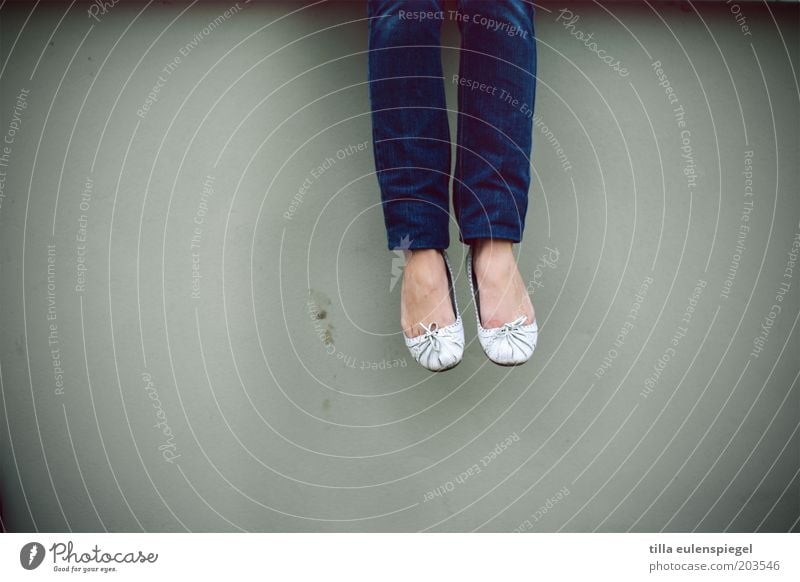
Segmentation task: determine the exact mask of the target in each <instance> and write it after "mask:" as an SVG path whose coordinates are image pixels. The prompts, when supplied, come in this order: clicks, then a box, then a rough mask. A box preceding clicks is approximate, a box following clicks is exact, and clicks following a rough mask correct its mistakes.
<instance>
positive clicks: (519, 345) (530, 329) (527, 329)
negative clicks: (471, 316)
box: [467, 247, 539, 366]
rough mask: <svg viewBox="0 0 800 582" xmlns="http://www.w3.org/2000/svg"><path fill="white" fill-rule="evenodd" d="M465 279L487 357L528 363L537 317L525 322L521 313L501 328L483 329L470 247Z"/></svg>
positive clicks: (504, 363) (501, 362)
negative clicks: (470, 292) (530, 321)
mask: <svg viewBox="0 0 800 582" xmlns="http://www.w3.org/2000/svg"><path fill="white" fill-rule="evenodd" d="M467 278H468V279H469V288H470V290H471V291H472V301H473V303H475V317H476V319H477V320H478V340H479V341H480V343H481V347H482V348H483V351H484V353H485V354H486V357H487V358H489V359H490V360H491V361H492V362H494V363H495V364H498V365H500V366H518V365H520V364H524V363H525V362H527V361H528V360H529V359H530V357H531V356H532V355H533V350H535V349H536V340H537V338H538V335H539V327H538V325H537V324H536V317H534V319H533V323H530V324H528V325H525V320H526V319H527V316H526V315H525V314H522V315H520V316H519V317H517V318H516V319H515V320H514V321H510V322H508V323H506V324H504V325H502V326H500V327H492V328H488V329H487V328H485V327H483V326H482V325H481V312H480V301H479V295H478V280H477V278H476V277H475V270H474V268H473V265H472V247H470V248H469V250H468V251H467Z"/></svg>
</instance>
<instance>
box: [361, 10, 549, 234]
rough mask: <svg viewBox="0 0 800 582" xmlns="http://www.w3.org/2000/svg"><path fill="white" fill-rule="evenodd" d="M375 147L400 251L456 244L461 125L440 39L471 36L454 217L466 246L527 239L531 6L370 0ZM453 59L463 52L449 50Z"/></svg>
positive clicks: (464, 65)
mask: <svg viewBox="0 0 800 582" xmlns="http://www.w3.org/2000/svg"><path fill="white" fill-rule="evenodd" d="M368 14H369V17H370V20H369V96H370V106H371V110H372V140H373V152H374V156H375V167H376V171H377V177H378V185H379V187H380V192H381V203H382V208H383V215H384V222H385V225H386V233H387V239H388V247H389V249H421V248H446V247H448V246H449V242H450V236H449V221H450V213H449V208H450V206H449V195H448V193H449V185H450V151H451V145H450V127H449V125H448V117H447V112H448V109H447V105H446V103H445V91H444V83H445V79H444V77H443V73H442V62H441V46H440V34H441V27H442V22H443V21H444V20H445V19H447V20H456V21H457V23H458V27H459V29H460V31H461V48H460V63H459V73H458V75H457V76H454V77H453V78H452V79H447V82H452V83H453V84H457V85H458V116H457V120H458V123H457V128H458V129H457V131H458V135H457V147H456V164H455V169H454V172H453V210H454V214H455V219H456V222H457V224H458V227H459V240H460V241H461V242H463V243H465V244H470V242H471V240H472V239H476V238H500V239H508V240H511V241H513V242H520V240H522V233H523V230H524V227H525V215H526V212H527V206H528V189H529V186H530V154H531V147H532V144H531V141H532V133H533V128H532V125H533V105H534V98H535V91H536V42H535V37H534V25H533V17H534V9H533V5H532V3H530V2H526V1H523V0H458V3H457V10H449V9H447V8H446V7H445V6H444V4H443V2H442V0H369V1H368ZM447 48H448V50H456V49H454V48H453V47H447Z"/></svg>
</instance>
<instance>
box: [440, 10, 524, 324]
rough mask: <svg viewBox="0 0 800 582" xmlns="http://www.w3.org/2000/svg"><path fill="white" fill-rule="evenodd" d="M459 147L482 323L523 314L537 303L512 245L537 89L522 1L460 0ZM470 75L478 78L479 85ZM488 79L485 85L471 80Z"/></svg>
mask: <svg viewBox="0 0 800 582" xmlns="http://www.w3.org/2000/svg"><path fill="white" fill-rule="evenodd" d="M459 7H460V11H461V13H462V18H461V19H460V21H459V24H460V27H461V34H462V52H461V63H460V74H459V76H460V77H461V78H463V79H465V80H466V81H460V82H459V92H458V101H459V116H458V153H457V156H456V173H455V180H454V185H453V204H454V207H455V212H456V217H457V220H458V223H459V227H460V239H461V241H462V242H465V243H468V244H470V245H471V246H472V250H473V258H474V262H473V264H474V268H475V275H476V279H477V282H478V287H479V289H480V308H481V309H480V312H481V320H482V322H481V323H482V325H483V326H484V327H486V328H496V327H500V326H502V325H503V324H505V323H508V322H510V321H513V320H515V319H516V318H517V317H519V316H520V315H525V316H526V320H525V321H526V322H527V323H528V324H531V323H532V322H533V321H534V320H535V312H534V309H533V303H532V302H531V299H530V297H529V295H528V292H527V289H526V286H525V283H524V282H523V280H522V276H521V275H520V273H519V269H518V267H517V263H516V260H515V258H514V255H513V252H512V244H513V243H515V242H520V241H521V240H522V233H523V230H524V227H525V215H526V212H527V207H528V189H529V187H530V154H531V147H532V134H533V106H534V99H535V89H536V79H535V75H536V41H535V37H534V23H533V17H534V10H533V6H532V4H531V3H529V2H524V1H523V0H500V1H497V2H481V1H478V0H460V2H459ZM470 81H474V82H476V83H475V84H474V85H473V84H472V83H470ZM480 83H485V84H486V86H487V87H488V89H486V90H484V91H480V90H474V89H473V88H472V87H474V86H475V85H479V84H480Z"/></svg>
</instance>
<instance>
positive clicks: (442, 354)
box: [403, 251, 464, 372]
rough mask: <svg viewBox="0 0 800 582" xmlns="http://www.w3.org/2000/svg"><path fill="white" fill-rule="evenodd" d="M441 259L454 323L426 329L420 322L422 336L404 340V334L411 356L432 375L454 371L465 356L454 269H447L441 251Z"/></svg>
mask: <svg viewBox="0 0 800 582" xmlns="http://www.w3.org/2000/svg"><path fill="white" fill-rule="evenodd" d="M442 257H444V263H445V266H446V267H447V282H448V285H449V287H450V301H451V303H452V305H453V313H454V314H455V316H456V320H455V322H454V323H451V324H450V325H448V326H445V327H439V325H438V324H437V323H436V322H435V321H434V322H432V323H431V324H430V325H429V326H427V325H425V324H424V323H422V322H420V324H419V325H420V326H421V327H422V329H424V330H425V333H423V334H422V335H419V336H416V337H407V336H406V335H405V334H403V338H404V339H405V340H406V347H407V348H408V351H409V352H411V356H412V357H413V358H414V360H415V361H416V362H417V363H418V364H419V365H420V366H422V367H423V368H426V369H428V370H430V371H431V372H444V371H445V370H449V369H450V368H454V367H455V366H457V365H458V364H459V363H460V362H461V359H462V358H463V357H464V324H463V322H462V321H461V314H460V313H459V312H458V304H457V303H456V292H455V288H454V287H453V270H452V269H451V268H450V261H449V260H448V258H447V253H446V252H445V251H442Z"/></svg>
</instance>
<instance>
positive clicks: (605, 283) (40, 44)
mask: <svg viewBox="0 0 800 582" xmlns="http://www.w3.org/2000/svg"><path fill="white" fill-rule="evenodd" d="M237 6H238V8H237ZM734 6H735V8H734ZM232 7H233V8H232ZM563 8H566V9H568V10H569V11H571V12H572V15H571V16H570V17H569V18H567V16H568V15H567V14H566V13H562V12H559V11H560V10H562V9H563ZM90 10H92V13H91V15H90V12H89V11H90ZM226 10H228V11H229V12H228V13H227V14H226ZM537 10H538V13H537V21H536V27H537V34H538V50H539V75H538V89H537V102H536V120H535V122H536V127H535V129H534V133H535V135H534V157H533V170H534V183H533V184H532V187H531V192H530V197H531V209H530V211H529V215H528V225H527V230H526V234H525V240H524V241H523V243H522V244H520V245H519V247H518V250H519V262H520V266H521V269H522V272H523V274H524V276H525V277H526V278H527V279H528V281H529V288H530V290H531V292H532V293H533V294H534V296H535V305H536V310H537V319H538V320H539V323H540V328H541V332H540V333H541V335H540V343H539V346H538V348H537V352H536V354H535V356H534V358H533V360H532V361H531V362H529V363H528V364H526V365H525V366H522V367H520V368H516V369H504V368H499V367H495V366H493V365H491V364H490V363H489V362H487V360H486V359H485V358H484V357H483V354H482V353H481V350H480V346H479V345H478V344H477V342H476V341H475V331H474V315H473V313H474V312H473V310H472V305H471V304H470V303H469V300H468V296H467V295H468V286H467V284H466V281H465V280H464V271H463V256H464V249H463V248H461V247H460V246H459V245H458V244H457V243H454V245H453V246H452V247H451V256H452V257H454V258H455V261H456V262H457V263H458V265H459V266H460V268H459V272H458V281H457V285H458V294H459V301H460V304H461V305H462V307H463V312H464V316H465V321H466V329H467V339H468V342H469V345H468V347H467V353H466V356H465V360H464V362H463V363H462V364H461V365H460V366H458V367H457V368H455V369H454V370H453V371H451V372H447V373H445V374H441V375H431V374H428V373H426V372H425V371H424V370H422V369H420V368H418V367H415V365H414V364H413V362H412V361H411V360H410V358H409V356H408V354H407V353H406V351H405V347H404V345H403V342H402V338H401V336H400V333H399V331H398V327H399V312H398V309H399V290H400V287H399V285H396V286H393V282H396V279H397V277H398V275H399V273H400V271H401V268H402V265H401V264H400V263H399V262H398V258H397V256H396V255H394V254H393V253H391V252H389V251H387V250H386V248H385V239H384V231H383V222H382V216H381V208H380V206H379V194H378V190H377V182H376V180H375V176H374V165H373V159H372V153H371V149H370V127H371V126H370V119H369V103H368V99H367V86H366V53H365V51H366V48H367V44H366V31H367V22H366V20H365V19H366V10H365V7H364V5H363V3H360V2H348V3H322V4H319V5H316V6H313V7H311V6H308V7H306V6H305V5H304V4H303V3H299V2H296V3H280V2H258V3H257V2H251V3H247V2H242V1H240V2H239V3H238V5H234V4H228V3H222V2H197V3H194V4H190V3H181V2H153V3H150V4H145V3H136V2H133V3H132V2H123V3H119V4H117V5H116V6H113V7H112V8H110V9H108V10H107V11H106V12H105V13H102V11H100V10H99V9H96V8H95V9H92V8H91V4H90V3H86V2H84V3H82V4H81V3H79V4H76V5H75V6H74V7H73V8H72V9H67V3H43V4H37V5H36V8H35V9H32V3H29V2H26V3H15V2H11V3H8V2H7V3H5V4H4V5H3V6H2V8H0V46H1V47H2V63H3V68H2V71H1V72H0V78H2V86H1V87H0V95H1V96H2V106H0V116H1V117H0V132H1V133H3V135H4V139H5V140H6V141H5V143H4V144H3V147H4V148H5V149H3V150H2V155H3V158H2V159H0V163H2V165H1V166H0V170H1V171H2V175H1V176H0V178H2V181H1V182H0V186H1V187H2V190H0V193H1V197H0V202H1V203H2V204H1V205H0V330H2V333H1V334H0V380H1V381H2V384H0V392H1V393H2V400H0V404H1V405H2V414H0V444H1V445H2V446H1V448H0V458H1V459H2V489H0V491H1V492H2V517H3V523H4V525H5V527H6V528H7V529H8V530H10V531H34V530H39V531H69V530H74V531H95V530H97V531H103V530H109V531H142V530H146V531H185V530H190V531H208V530H213V531H218V530H223V531H228V530H231V531H238V530H248V531H418V530H432V531H472V530H481V531H511V530H522V531H557V530H558V531H593V530H597V531H627V530H633V531H657V530H662V529H663V530H665V531H688V530H697V531H723V530H729V531H754V530H760V531H786V530H789V529H794V530H795V531H797V528H798V522H797V519H798V515H800V506H799V505H798V499H800V495H798V492H799V486H798V469H799V468H800V455H798V452H799V451H800V448H798V447H799V445H798V434H797V426H798V413H800V396H799V395H798V387H797V378H798V372H799V371H800V368H799V367H798V357H797V355H798V333H797V323H798V313H800V309H799V308H798V293H800V271H799V270H798V268H797V265H796V263H795V262H794V261H795V260H796V253H797V250H798V246H797V245H798V241H799V239H798V236H800V225H799V224H798V220H799V219H800V200H799V199H798V183H799V182H800V180H798V153H800V152H798V149H799V148H798V123H800V118H799V115H798V98H799V97H800V92H799V91H798V71H797V63H798V60H799V59H800V50H798V47H799V46H800V43H799V39H798V9H797V5H796V4H794V5H791V6H785V5H782V4H770V5H769V6H767V5H764V4H758V5H756V4H753V3H738V4H735V5H733V4H728V5H726V4H710V3H699V4H691V5H690V4H688V3H686V4H685V3H674V2H663V3H658V2H655V3H653V2H651V3H650V4H649V5H648V4H647V3H633V4H631V3H607V4H603V5H597V4H581V3H572V2H570V3H563V4H558V3H544V4H541V5H537ZM570 23H571V26H568V25H569V24H570ZM579 32H582V33H583V35H589V34H592V35H593V36H592V39H593V40H594V42H596V45H597V46H596V47H593V46H591V41H586V40H581V38H585V37H582V36H581V34H579ZM458 42H459V37H458V31H457V28H456V26H455V24H454V23H453V22H446V23H445V29H444V36H443V44H444V45H445V49H444V50H443V60H444V65H445V84H446V87H447V93H448V99H449V103H450V104H451V106H452V107H455V106H456V105H455V87H454V85H453V83H452V82H451V79H452V75H453V74H454V73H455V72H456V70H457V62H458V54H457V46H458ZM587 43H588V45H589V46H587ZM594 48H597V49H598V50H600V49H602V50H605V51H606V53H605V54H606V55H612V56H613V57H614V59H615V60H619V61H620V62H621V63H622V64H623V65H624V68H625V69H626V71H627V75H621V74H620V73H619V72H618V71H615V70H613V69H612V67H609V66H608V65H607V64H606V63H604V62H603V61H602V60H601V59H600V58H599V56H598V55H597V53H596V52H594V50H593V49H594ZM659 63H660V66H659ZM667 88H669V89H671V91H673V93H669V92H668V91H667ZM151 93H152V94H153V95H154V98H153V97H151V98H148V95H149V94H151ZM671 95H674V96H675V97H674V98H673V99H674V101H673V102H672V103H670V96H671ZM498 106H500V105H498ZM451 122H453V123H454V122H455V112H454V111H451ZM326 160H327V161H326ZM320 167H322V169H318V168H320ZM451 234H453V235H454V236H455V232H453V233H451ZM792 253H794V254H792Z"/></svg>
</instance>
